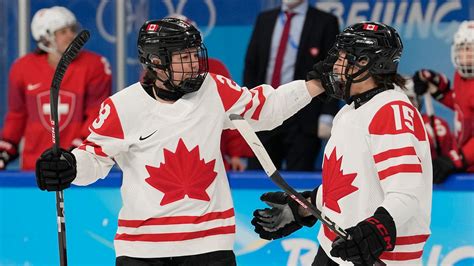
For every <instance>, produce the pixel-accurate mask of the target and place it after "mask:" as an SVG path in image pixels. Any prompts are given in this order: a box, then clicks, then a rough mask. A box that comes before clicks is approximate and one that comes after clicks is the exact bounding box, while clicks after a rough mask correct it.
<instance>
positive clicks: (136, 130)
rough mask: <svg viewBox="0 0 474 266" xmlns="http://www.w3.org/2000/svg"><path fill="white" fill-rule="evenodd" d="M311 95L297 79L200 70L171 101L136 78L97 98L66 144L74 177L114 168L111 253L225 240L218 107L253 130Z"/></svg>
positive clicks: (229, 214)
mask: <svg viewBox="0 0 474 266" xmlns="http://www.w3.org/2000/svg"><path fill="white" fill-rule="evenodd" d="M310 101H311V96H310V95H309V93H308V90H307V88H306V85H305V82H304V81H295V82H292V83H289V84H287V85H282V86H280V87H279V88H278V89H274V88H272V87H271V86H268V85H262V86H259V87H256V88H254V89H252V90H248V89H247V88H241V87H239V86H238V85H237V84H236V83H235V82H233V81H231V80H229V79H227V78H225V77H223V76H219V75H214V74H209V75H207V77H206V79H205V81H204V83H203V84H202V86H201V88H200V90H199V91H197V92H194V93H189V94H186V95H184V96H183V97H182V98H181V99H179V100H178V101H176V102H174V103H173V104H167V103H161V102H158V101H156V100H155V99H153V98H152V97H150V96H149V95H148V94H147V93H146V92H145V90H144V89H143V88H142V86H141V84H140V83H135V84H133V85H131V86H130V87H128V88H126V89H124V90H122V91H120V92H118V93H116V94H115V95H113V96H112V97H110V98H109V99H107V100H106V101H104V102H103V103H102V106H101V111H100V114H99V116H98V118H97V119H96V120H95V121H94V122H93V123H92V125H91V127H90V129H91V134H90V136H89V137H88V138H87V140H86V141H84V143H83V145H82V146H80V147H79V149H76V150H74V151H73V153H74V155H75V156H76V159H77V162H78V163H77V164H78V168H77V170H78V173H77V177H76V179H75V180H74V182H73V183H74V184H76V185H87V184H90V183H93V182H95V181H96V180H97V179H98V178H104V177H105V176H106V175H107V174H108V172H109V170H110V169H111V167H112V166H113V164H114V163H117V164H118V165H119V166H120V168H121V169H122V171H123V183H122V187H121V195H122V202H123V206H122V208H121V210H120V213H119V221H118V231H117V234H116V236H115V241H114V245H115V251H116V256H131V257H141V258H158V257H173V256H185V255H194V254H201V253H207V252H212V251H216V250H232V249H233V246H234V238H235V236H234V235H235V217H234V208H233V203H232V198H231V193H230V189H229V184H228V180H227V176H226V172H225V169H224V165H223V161H222V157H221V152H220V137H221V132H222V130H223V129H226V128H231V127H232V123H231V122H230V120H229V119H228V115H229V114H232V113H235V114H241V115H243V116H244V117H245V118H246V119H247V120H248V121H249V123H251V125H252V126H253V128H254V129H255V130H268V129H272V128H274V127H276V126H278V125H280V124H281V123H282V122H283V121H284V120H285V119H287V118H289V117H290V116H292V115H293V114H294V113H296V112H297V111H298V110H299V109H301V108H302V107H304V106H305V105H306V104H308V103H309V102H310Z"/></svg>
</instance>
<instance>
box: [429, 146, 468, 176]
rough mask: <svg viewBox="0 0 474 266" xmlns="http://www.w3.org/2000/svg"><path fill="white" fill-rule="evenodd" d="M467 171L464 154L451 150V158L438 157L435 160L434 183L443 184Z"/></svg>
mask: <svg viewBox="0 0 474 266" xmlns="http://www.w3.org/2000/svg"><path fill="white" fill-rule="evenodd" d="M464 169H466V162H465V161H464V158H463V154H462V152H457V151H455V150H451V151H450V153H449V156H445V155H442V156H438V157H436V158H435V159H433V183H434V184H441V183H443V182H444V181H446V179H447V178H448V177H449V176H450V175H452V174H454V173H457V172H462V171H464Z"/></svg>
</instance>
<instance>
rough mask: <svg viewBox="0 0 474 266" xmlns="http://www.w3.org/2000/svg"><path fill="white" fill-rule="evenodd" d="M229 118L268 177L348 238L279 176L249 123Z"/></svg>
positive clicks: (378, 262)
mask: <svg viewBox="0 0 474 266" xmlns="http://www.w3.org/2000/svg"><path fill="white" fill-rule="evenodd" d="M229 118H230V120H231V121H232V123H233V124H234V126H235V128H236V129H237V130H238V131H239V132H240V134H241V135H242V137H243V138H244V139H245V141H246V142H247V144H248V145H249V146H250V149H252V151H253V153H254V154H255V156H256V157H257V159H258V161H259V162H260V164H261V165H262V167H263V170H264V171H265V173H266V174H267V176H268V177H270V179H271V180H272V181H273V183H275V184H276V185H277V186H279V187H280V188H281V189H282V190H283V191H285V192H286V193H287V194H288V195H290V197H291V198H292V199H293V200H295V201H296V202H298V204H300V205H301V206H302V207H303V208H304V209H305V210H307V211H308V212H309V213H311V214H312V215H313V216H314V217H316V218H318V220H320V221H321V222H322V223H323V224H324V225H326V226H327V227H328V228H329V229H331V231H333V232H334V233H335V234H336V235H338V236H339V237H341V238H342V239H344V240H350V239H351V236H350V235H349V234H348V233H347V232H346V231H345V230H344V229H342V228H341V227H339V226H338V225H337V224H336V223H335V222H333V221H332V220H331V219H329V218H328V217H327V216H326V215H324V214H323V213H321V211H320V210H318V209H317V208H316V207H315V206H314V205H313V204H311V203H310V202H308V200H306V199H305V198H304V197H303V196H302V195H301V194H300V193H298V192H297V191H296V190H295V189H294V188H292V187H291V186H290V185H289V184H288V183H287V182H286V181H285V179H283V177H282V176H281V174H280V172H278V170H277V169H276V167H275V165H274V164H273V162H272V159H271V158H270V155H268V152H267V151H266V150H265V147H263V144H262V142H261V141H260V140H259V139H258V137H257V134H255V132H254V130H253V129H252V127H251V126H250V125H249V123H248V122H247V121H245V119H244V118H243V117H242V116H240V115H237V114H231V115H229ZM375 265H380V266H384V265H385V263H384V262H383V261H381V260H380V259H379V260H378V261H376V262H375Z"/></svg>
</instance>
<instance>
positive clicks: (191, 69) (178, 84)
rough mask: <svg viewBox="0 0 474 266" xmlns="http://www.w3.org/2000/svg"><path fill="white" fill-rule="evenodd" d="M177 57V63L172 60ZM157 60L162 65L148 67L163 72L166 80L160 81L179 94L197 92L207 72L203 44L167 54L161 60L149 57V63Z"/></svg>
mask: <svg viewBox="0 0 474 266" xmlns="http://www.w3.org/2000/svg"><path fill="white" fill-rule="evenodd" d="M173 56H174V58H176V57H177V56H179V59H178V61H174V62H173V60H172V58H173ZM155 58H159V59H160V60H161V62H164V64H160V65H157V64H153V63H151V64H150V66H152V67H155V68H158V69H162V70H164V72H165V74H166V79H164V80H161V81H162V82H163V83H164V85H165V86H166V87H167V88H168V89H170V90H175V91H178V92H181V93H191V92H195V91H197V90H199V88H200V87H201V85H202V83H203V82H204V79H205V78H206V76H207V73H208V72H209V65H208V56H207V49H206V47H205V46H204V44H201V45H200V46H198V47H192V48H187V49H182V50H179V51H175V52H172V53H171V52H169V53H168V54H167V55H166V56H164V57H163V58H160V57H158V56H155V55H151V56H150V59H149V60H150V62H153V61H154V59H155Z"/></svg>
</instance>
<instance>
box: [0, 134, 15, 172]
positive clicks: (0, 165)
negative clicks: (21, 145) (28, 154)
mask: <svg viewBox="0 0 474 266" xmlns="http://www.w3.org/2000/svg"><path fill="white" fill-rule="evenodd" d="M16 158H18V146H17V145H16V144H13V143H12V142H9V141H7V140H0V170H4V169H5V168H6V167H7V164H8V163H9V162H11V161H13V160H15V159H16Z"/></svg>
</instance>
